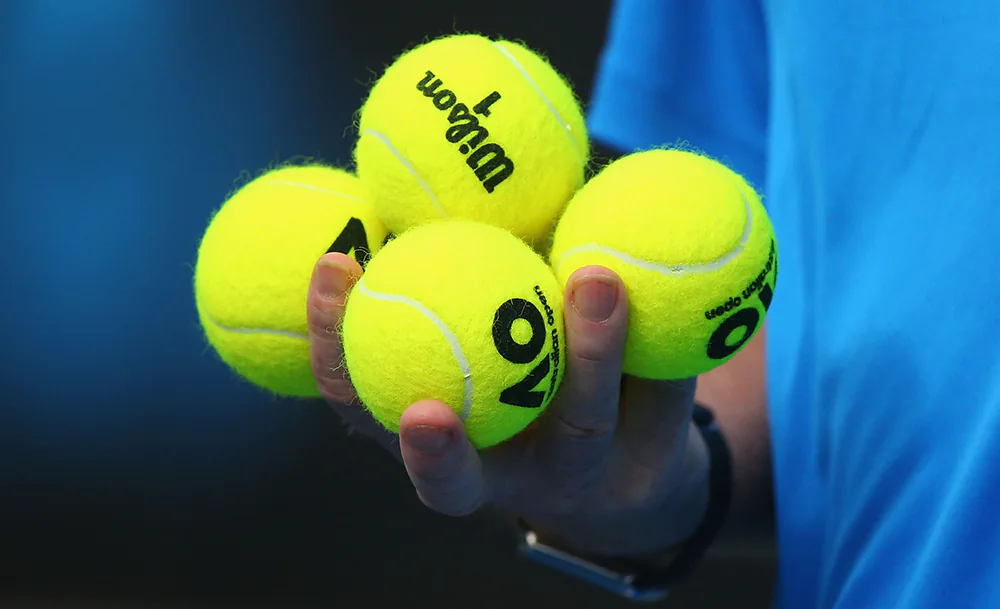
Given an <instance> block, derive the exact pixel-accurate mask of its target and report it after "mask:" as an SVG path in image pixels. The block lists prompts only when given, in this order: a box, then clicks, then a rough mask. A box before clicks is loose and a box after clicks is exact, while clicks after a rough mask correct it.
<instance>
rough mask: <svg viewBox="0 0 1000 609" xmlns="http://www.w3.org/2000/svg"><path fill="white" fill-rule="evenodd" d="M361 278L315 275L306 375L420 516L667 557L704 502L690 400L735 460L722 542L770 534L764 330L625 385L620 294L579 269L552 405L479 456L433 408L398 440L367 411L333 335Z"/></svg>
mask: <svg viewBox="0 0 1000 609" xmlns="http://www.w3.org/2000/svg"><path fill="white" fill-rule="evenodd" d="M361 274H362V269H361V267H360V266H359V265H358V263H357V262H356V261H355V260H354V259H353V258H350V257H349V256H346V255H344V254H339V253H331V254H326V255H325V256H323V258H321V259H320V260H319V262H318V263H317V265H316V268H315V270H314V272H313V277H312V282H311V285H310V291H309V298H308V318H309V331H310V341H311V354H312V367H313V373H314V376H315V377H316V381H317V386H318V387H319V390H320V392H321V394H322V395H323V397H324V398H325V399H326V401H327V402H328V403H329V404H330V405H331V407H333V408H334V409H335V410H336V411H337V412H338V413H339V414H340V415H341V416H342V417H343V419H344V420H345V422H347V423H348V424H349V425H350V426H351V427H353V428H354V429H356V430H357V431H359V432H360V433H363V434H365V435H367V436H370V437H371V438H372V439H374V440H375V441H376V442H377V443H378V444H380V445H381V446H382V447H383V448H384V449H386V450H387V451H389V452H390V453H391V454H393V455H394V456H396V457H397V458H399V459H400V460H401V462H402V463H403V465H404V466H405V468H406V471H407V473H408V475H409V478H410V480H411V481H412V483H413V486H414V489H415V490H416V493H417V495H418V496H419V498H420V500H421V501H422V502H423V503H424V504H425V505H426V506H427V507H429V508H431V509H433V510H435V511H437V512H440V513H442V514H446V515H452V516H462V515H467V514H470V513H472V512H474V511H476V510H478V509H479V508H481V507H483V506H485V505H487V504H489V505H492V506H495V507H498V508H501V509H503V510H506V511H508V512H510V513H512V514H516V515H519V516H522V517H523V518H525V520H527V521H528V522H529V523H530V524H531V525H532V526H534V527H536V528H537V529H538V530H539V531H541V532H542V534H543V536H546V537H551V538H553V539H557V540H558V541H560V542H561V543H563V544H565V545H568V546H571V547H573V548H575V549H576V550H578V551H583V552H591V553H598V554H604V555H609V556H629V557H641V556H649V555H651V554H654V553H657V552H660V551H662V550H666V549H669V548H670V547H671V546H673V545H675V544H677V543H678V542H680V541H682V540H683V539H684V538H686V537H687V536H688V535H690V533H691V532H692V531H693V530H694V528H695V527H696V526H697V524H698V523H699V521H700V520H701V517H702V515H703V513H704V509H705V506H706V504H707V498H708V485H707V479H708V478H707V476H708V458H707V451H706V449H705V446H704V442H703V441H702V439H701V436H700V434H698V432H697V431H696V430H695V429H694V428H693V424H692V423H691V413H692V409H693V403H694V399H695V397H696V396H697V399H698V400H699V402H700V403H703V404H705V405H707V406H709V407H710V408H712V410H713V412H714V413H715V415H716V417H717V419H718V420H719V424H720V426H721V428H722V430H723V432H724V433H725V435H726V439H727V441H728V443H729V445H730V448H731V451H732V453H733V465H734V485H735V486H734V496H733V504H732V508H731V510H730V517H729V521H728V523H727V526H726V529H725V531H724V533H725V536H726V537H728V538H730V539H737V538H741V537H743V534H745V533H747V532H759V531H764V532H766V531H768V530H769V528H770V519H771V514H770V510H769V500H770V473H769V472H770V462H769V444H768V428H767V409H766V391H765V382H764V373H765V366H764V333H763V331H761V332H760V333H758V336H756V337H755V338H754V339H753V340H752V341H750V342H749V343H748V344H747V345H746V346H745V347H744V349H743V350H742V351H741V352H740V353H739V354H738V355H737V356H736V357H734V358H733V359H732V360H730V361H729V362H727V363H726V364H724V365H723V366H721V367H719V368H717V369H716V370H713V371H712V372H709V373H707V374H704V375H702V376H701V377H699V378H698V379H689V380H686V381H670V382H666V381H648V380H643V379H639V378H635V377H630V376H623V375H622V359H623V353H624V345H625V335H626V329H627V327H628V301H627V294H626V290H625V288H624V286H623V285H622V283H621V281H620V280H619V279H618V277H617V276H616V275H615V274H614V273H613V272H611V271H610V270H608V269H606V268H603V267H598V266H591V267H585V268H582V269H579V270H578V271H577V272H576V273H575V274H574V275H573V276H572V277H571V278H570V280H569V282H568V283H567V286H566V293H565V302H566V306H565V323H566V350H567V353H566V375H565V378H564V380H563V382H562V385H561V386H560V389H559V391H558V393H557V395H556V398H555V399H554V400H553V402H552V404H550V405H549V407H548V408H547V409H546V411H545V413H544V414H543V415H542V416H540V417H539V419H537V420H536V421H535V423H533V424H532V425H531V426H530V427H529V428H528V429H527V430H525V431H524V432H522V433H521V434H518V435H517V436H515V437H514V438H513V439H511V440H510V441H508V442H505V443H503V444H501V445H499V446H496V447H493V448H489V449H486V450H483V451H476V450H475V449H474V448H473V446H472V445H471V444H470V443H469V441H468V439H467V437H466V435H465V431H464V429H463V427H462V423H461V421H460V420H459V419H458V416H457V415H456V414H455V412H454V411H453V410H452V409H451V408H450V407H449V406H448V405H446V404H443V403H441V402H437V401H434V400H423V401H420V402H417V403H415V404H413V405H411V406H410V407H409V408H408V409H407V410H406V411H405V412H404V414H403V416H402V418H401V420H400V434H399V435H396V434H391V433H389V432H387V431H386V430H385V429H383V428H381V427H380V426H379V425H378V424H377V423H375V422H374V420H373V419H372V418H371V417H370V416H369V415H368V414H367V412H366V411H365V410H364V407H363V406H362V405H361V403H360V402H359V400H358V398H357V395H356V393H355V391H354V388H353V386H352V385H351V382H350V379H349V378H348V376H347V370H346V369H345V368H344V366H343V365H342V364H343V348H342V346H341V342H340V336H339V332H338V329H339V327H340V321H341V318H342V315H343V312H344V303H345V301H346V297H347V294H348V293H349V292H350V289H351V287H352V286H353V285H354V283H355V282H356V281H357V279H358V278H360V277H361Z"/></svg>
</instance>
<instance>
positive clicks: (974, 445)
mask: <svg viewBox="0 0 1000 609" xmlns="http://www.w3.org/2000/svg"><path fill="white" fill-rule="evenodd" d="M589 120H590V128H591V132H592V136H593V137H594V138H595V139H598V140H601V141H604V142H606V143H608V144H611V145H614V146H617V147H619V148H621V149H624V150H633V149H640V148H647V147H651V146H657V145H662V144H669V143H672V142H675V141H679V140H683V141H687V142H689V143H690V144H691V145H693V146H695V147H698V148H701V149H703V150H705V151H706V152H708V153H709V154H711V155H712V156H715V157H716V158H720V159H721V160H723V161H725V162H727V163H728V164H730V165H731V166H732V167H733V168H734V169H736V170H738V171H740V172H741V173H743V174H744V175H746V176H747V177H748V178H749V179H750V180H751V181H753V182H754V183H755V184H756V185H757V186H758V188H760V190H761V191H762V192H763V194H764V195H765V197H766V199H765V200H766V202H767V205H768V209H769V212H770V214H771V216H772V220H773V221H774V224H775V229H776V231H777V236H778V241H779V247H780V252H781V277H780V278H779V280H778V285H777V289H776V293H775V298H774V301H773V305H772V307H771V309H770V311H769V316H768V349H769V354H768V376H769V379H768V383H769V409H770V424H771V433H772V449H773V456H774V475H775V494H776V502H777V505H776V511H777V521H778V539H779V544H780V577H779V586H778V598H777V605H778V606H779V607H783V608H788V609H793V608H794V609H801V608H807V607H824V608H825V607H844V608H847V607H850V608H852V609H857V608H864V607H873V608H876V607H877V608H879V609H884V608H887V607H907V608H923V607H927V608H935V609H938V608H949V609H951V608H957V607H997V606H1000V518H998V515H1000V348H998V346H997V344H998V341H1000V309H998V307H1000V274H998V272H997V268H998V265H1000V2H997V0H966V1H964V2H929V1H926V2H914V1H912V0H885V1H882V2H871V1H870V0H815V1H813V2H805V1H801V0H800V1H798V2H793V1H791V0H770V1H765V2H764V3H763V5H760V4H756V3H754V2H749V1H744V0H739V1H722V0H719V1H714V0H713V1H706V2H684V3H671V2H659V1H655V0H646V1H641V0H619V2H618V3H617V5H616V8H615V11H614V13H613V21H612V24H611V28H610V32H609V41H608V46H607V48H606V51H605V54H604V56H603V58H602V63H601V72H600V77H599V79H598V82H597V85H596V88H595V91H594V97H593V100H592V105H591V108H590V117H589Z"/></svg>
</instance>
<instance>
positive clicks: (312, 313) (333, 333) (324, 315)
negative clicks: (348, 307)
mask: <svg viewBox="0 0 1000 609" xmlns="http://www.w3.org/2000/svg"><path fill="white" fill-rule="evenodd" d="M343 313H344V306H343V305H342V304H337V303H335V302H329V301H325V300H323V299H322V298H320V297H318V296H310V298H309V307H308V310H307V312H306V318H307V320H308V324H309V331H310V332H311V333H312V334H313V336H316V337H318V338H334V339H339V337H340V322H341V319H342V318H343Z"/></svg>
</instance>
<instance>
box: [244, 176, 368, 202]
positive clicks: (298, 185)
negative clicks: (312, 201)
mask: <svg viewBox="0 0 1000 609" xmlns="http://www.w3.org/2000/svg"><path fill="white" fill-rule="evenodd" d="M261 184H276V185H278V186H292V187H295V188H308V189H309V190H316V191H319V192H324V193H327V194H331V195H336V196H338V197H344V198H347V199H354V200H355V201H364V199H363V198H361V197H359V196H357V195H350V194H347V193H346V192H340V191H337V190H330V189H329V188H323V187H322V186H316V185H315V184H305V183H303V182H289V181H287V180H266V181H264V182H261Z"/></svg>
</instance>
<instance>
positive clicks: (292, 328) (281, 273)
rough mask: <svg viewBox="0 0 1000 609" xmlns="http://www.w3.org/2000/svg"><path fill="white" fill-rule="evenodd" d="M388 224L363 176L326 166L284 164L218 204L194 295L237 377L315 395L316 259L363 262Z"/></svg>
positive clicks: (200, 253)
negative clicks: (337, 255)
mask: <svg viewBox="0 0 1000 609" xmlns="http://www.w3.org/2000/svg"><path fill="white" fill-rule="evenodd" d="M385 237H386V230H385V227H384V226H383V225H382V223H381V222H380V221H379V220H378V218H377V217H376V216H375V213H374V211H373V210H372V208H371V206H370V205H369V204H368V203H367V202H366V201H365V194H364V190H363V188H362V185H361V182H360V180H358V178H357V177H355V176H353V175H351V174H349V173H347V172H345V171H343V170H340V169H336V168H331V167H324V166H320V165H310V166H302V167H286V168H281V169H276V170H273V171H270V172H268V173H265V174H263V175H262V176H260V177H258V178H256V179H254V180H253V181H251V182H250V183H248V184H246V185H245V186H243V187H242V188H241V189H239V190H238V191H237V192H236V193H235V194H234V195H232V197H230V198H229V200H227V201H226V202H225V204H223V206H222V207H221V208H220V209H219V210H218V212H217V213H216V214H215V215H214V217H213V218H212V220H211V223H210V224H209V225H208V229H207V230H206V231H205V235H204V237H203V238H202V241H201V245H200V247H199V249H198V261H197V263H196V266H195V275H194V291H195V303H196V305H197V309H198V317H199V320H200V321H201V325H202V327H203V328H204V331H205V335H206V337H207V339H208V342H209V343H210V344H211V345H212V347H213V348H214V349H215V351H216V352H217V353H218V354H219V356H221V358H222V359H223V360H224V361H225V362H226V363H227V364H229V366H230V367H232V369H233V370H235V371H236V372H237V373H238V374H240V375H241V376H243V377H244V378H246V379H247V380H249V381H251V382H252V383H254V384H255V385H258V386H260V387H262V388H265V389H268V390H270V391H272V392H274V393H276V394H278V395H285V396H297V397H317V396H318V395H319V392H318V391H317V389H316V381H315V379H314V377H313V375H312V370H311V366H310V360H309V332H308V326H307V320H306V299H307V296H308V290H309V281H310V278H311V276H312V271H313V268H314V266H315V264H316V261H317V260H319V258H320V257H322V256H323V254H325V253H326V252H334V251H336V252H343V253H346V254H349V255H352V256H353V257H354V258H355V259H356V260H358V262H360V263H362V264H364V263H366V262H367V261H368V259H369V257H370V256H371V254H372V253H374V252H377V251H378V250H379V248H380V247H381V245H382V242H383V240H384V239H385Z"/></svg>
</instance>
